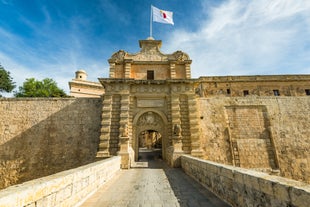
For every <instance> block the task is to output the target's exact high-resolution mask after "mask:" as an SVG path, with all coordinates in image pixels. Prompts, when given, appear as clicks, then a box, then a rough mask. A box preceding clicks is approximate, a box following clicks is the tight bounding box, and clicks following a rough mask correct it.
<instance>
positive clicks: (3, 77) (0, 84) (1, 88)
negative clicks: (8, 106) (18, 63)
mask: <svg viewBox="0 0 310 207" xmlns="http://www.w3.org/2000/svg"><path fill="white" fill-rule="evenodd" d="M15 87H16V86H15V83H14V82H13V79H12V77H11V76H10V72H9V71H6V70H5V69H4V68H3V67H2V66H1V65H0V92H8V93H9V92H11V91H12V90H13V89H14V88H15ZM0 97H2V96H1V94H0Z"/></svg>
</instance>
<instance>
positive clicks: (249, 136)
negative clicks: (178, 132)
mask: <svg viewBox="0 0 310 207" xmlns="http://www.w3.org/2000/svg"><path fill="white" fill-rule="evenodd" d="M198 105H199V116H200V131H201V145H202V146H203V150H204V158H205V159H208V160H211V161H215V162H218V163H223V164H230V165H234V166H240V167H244V168H251V169H256V170H260V171H264V170H266V171H271V170H277V169H279V170H280V175H281V176H284V177H287V178H292V179H295V180H300V181H304V182H307V183H310V151H309V149H310V136H309V134H310V98H309V97H261V96H260V97H258V96H247V97H234V98H233V97H221V98H219V97H218V98H200V99H199V101H198Z"/></svg>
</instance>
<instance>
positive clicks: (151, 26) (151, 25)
mask: <svg viewBox="0 0 310 207" xmlns="http://www.w3.org/2000/svg"><path fill="white" fill-rule="evenodd" d="M150 37H152V5H151V16H150Z"/></svg>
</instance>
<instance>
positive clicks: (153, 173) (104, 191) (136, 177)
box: [81, 152, 229, 207]
mask: <svg viewBox="0 0 310 207" xmlns="http://www.w3.org/2000/svg"><path fill="white" fill-rule="evenodd" d="M140 155H141V159H140V161H142V162H140V167H139V168H138V167H137V168H132V169H130V170H122V171H120V172H119V173H118V174H117V175H116V176H115V177H114V178H112V180H110V181H108V182H107V183H106V184H105V185H104V186H103V187H101V188H100V189H99V190H98V191H97V192H96V193H95V194H93V195H92V196H91V197H90V198H88V199H87V200H86V201H85V202H84V203H83V204H82V205H81V206H83V207H91V206H94V207H105V206H107V207H112V206H113V207H114V206H115V207H125V206H127V207H131V206H132V207H151V206H152V207H153V206H154V207H157V206H158V207H166V206H167V207H176V206H180V207H196V206H197V207H198V206H203V207H209V206H210V207H216V206H225V207H226V206H229V205H227V204H226V203H224V202H223V201H221V200H220V199H218V198H217V197H216V196H215V195H214V194H212V193H211V192H210V191H208V190H206V189H205V188H204V187H202V186H201V185H200V184H199V183H197V182H196V181H195V180H193V179H192V178H190V177H189V176H187V175H186V174H185V173H184V172H183V171H182V169H180V168H170V167H168V166H167V165H166V164H165V163H164V161H162V160H161V159H158V156H157V154H156V153H154V152H144V153H140Z"/></svg>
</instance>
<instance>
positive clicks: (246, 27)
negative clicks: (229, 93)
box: [166, 0, 310, 77]
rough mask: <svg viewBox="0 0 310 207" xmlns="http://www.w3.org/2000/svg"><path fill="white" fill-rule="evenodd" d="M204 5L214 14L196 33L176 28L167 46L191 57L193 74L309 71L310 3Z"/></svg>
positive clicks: (237, 0) (235, 0)
mask: <svg viewBox="0 0 310 207" xmlns="http://www.w3.org/2000/svg"><path fill="white" fill-rule="evenodd" d="M204 9H205V12H208V16H209V18H208V19H202V20H201V24H200V25H201V28H200V29H199V30H198V31H197V32H195V33H193V32H187V31H182V30H176V31H175V32H174V33H173V34H172V36H171V38H170V39H169V40H168V41H167V42H168V45H167V46H166V47H167V48H168V50H169V52H172V51H175V50H179V49H182V50H183V51H184V52H187V53H188V54H189V55H190V57H191V58H192V60H193V64H192V75H193V77H198V76H207V75H247V74H253V75H254V74H283V73H310V70H309V65H310V46H309V45H310V32H309V28H310V24H309V22H310V1H304V0H273V1H269V0H258V1H245V0H229V1H226V2H224V3H223V4H221V5H219V6H218V7H215V8H210V7H204ZM305 44H306V45H307V44H308V48H305Z"/></svg>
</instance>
